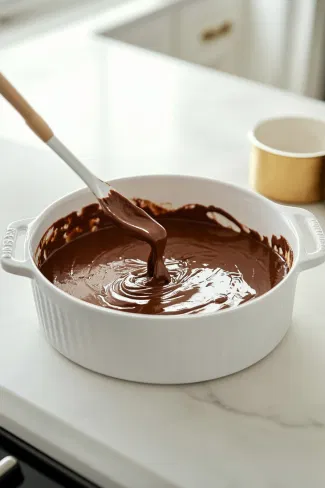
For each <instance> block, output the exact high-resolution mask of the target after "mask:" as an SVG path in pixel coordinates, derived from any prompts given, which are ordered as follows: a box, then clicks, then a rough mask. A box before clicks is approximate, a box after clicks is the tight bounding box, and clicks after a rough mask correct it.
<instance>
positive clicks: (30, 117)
mask: <svg viewBox="0 0 325 488" xmlns="http://www.w3.org/2000/svg"><path fill="white" fill-rule="evenodd" d="M0 94H1V95H2V96H3V97H4V98H5V99H6V100H7V101H8V102H9V103H10V104H11V105H12V106H13V107H14V108H15V109H16V110H17V112H19V113H20V115H21V116H22V117H23V118H24V119H25V122H26V124H27V125H28V126H29V127H30V128H31V129H32V131H33V132H35V134H36V135H37V136H38V137H39V138H40V139H42V141H44V142H48V141H49V140H50V139H51V137H53V135H54V134H53V132H52V130H51V129H50V127H49V126H48V125H47V123H46V122H45V121H44V120H43V119H42V117H40V115H38V113H37V112H35V110H34V109H33V108H32V107H31V106H30V105H29V103H28V102H26V100H25V99H24V98H23V97H22V96H21V94H20V93H18V91H17V90H16V88H15V87H13V86H12V84H11V83H10V82H9V81H8V80H7V79H6V78H5V77H4V76H3V74H2V73H0Z"/></svg>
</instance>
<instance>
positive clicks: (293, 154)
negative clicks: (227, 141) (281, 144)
mask: <svg viewBox="0 0 325 488" xmlns="http://www.w3.org/2000/svg"><path fill="white" fill-rule="evenodd" d="M285 119H286V120H308V121H311V122H320V123H322V124H324V129H325V119H321V118H317V117H305V116H304V115H279V116H274V117H266V118H263V119H260V120H259V121H258V122H257V123H256V124H255V126H254V127H253V129H252V130H250V131H249V133H248V138H249V140H250V142H251V143H252V144H253V145H254V146H255V147H257V148H259V149H262V150H263V151H265V152H267V153H270V154H274V155H276V156H283V157H287V158H296V159H308V158H318V157H323V156H325V148H324V150H323V151H315V152H309V153H300V152H292V151H281V150H280V149H276V148H274V147H271V146H268V145H267V144H263V143H262V142H260V141H259V140H258V139H257V137H256V135H255V134H256V131H257V129H258V128H260V127H261V125H262V124H265V123H267V122H274V121H280V120H285Z"/></svg>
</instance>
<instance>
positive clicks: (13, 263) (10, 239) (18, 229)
mask: <svg viewBox="0 0 325 488" xmlns="http://www.w3.org/2000/svg"><path fill="white" fill-rule="evenodd" d="M33 220H34V219H25V220H18V221H16V222H12V223H11V224H9V225H8V227H7V230H6V233H5V236H4V238H3V243H2V253H1V265H2V267H3V269H4V270H5V271H7V272H8V273H12V274H17V275H21V276H27V277H28V278H33V276H34V272H33V269H32V266H31V262H30V259H29V258H27V259H24V260H22V261H20V260H18V259H16V258H15V257H14V253H15V248H16V242H17V237H18V236H19V235H20V234H22V233H24V234H25V243H24V247H25V245H26V237H27V234H28V228H29V225H30V224H31V223H32V222H33Z"/></svg>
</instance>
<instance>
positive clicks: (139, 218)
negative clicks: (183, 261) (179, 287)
mask: <svg viewBox="0 0 325 488" xmlns="http://www.w3.org/2000/svg"><path fill="white" fill-rule="evenodd" d="M100 204H101V206H102V208H103V210H104V212H105V213H106V214H107V215H108V216H109V217H110V218H111V220H112V222H113V223H114V224H115V225H117V226H118V227H120V228H121V229H122V231H124V232H127V233H128V234H130V235H133V236H134V237H135V238H137V239H140V240H142V241H145V242H147V243H148V244H149V245H150V247H151V251H150V254H149V257H148V263H147V274H148V276H149V277H150V278H151V281H152V283H153V284H154V283H156V284H163V283H168V282H169V281H170V276H169V273H168V271H167V268H166V266H165V263H164V252H165V247H166V243H167V232H166V230H165V229H164V228H163V226H162V225H160V224H159V223H158V222H157V221H156V220H155V219H153V218H152V217H151V216H150V214H148V213H147V212H145V211H144V210H143V209H142V208H141V207H140V206H137V205H135V204H134V203H133V202H131V201H130V200H128V199H127V198H125V197H124V196H123V195H121V194H120V193H118V192H117V191H115V190H113V189H111V190H110V192H109V194H108V195H107V197H106V198H103V199H102V200H100Z"/></svg>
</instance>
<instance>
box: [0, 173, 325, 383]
mask: <svg viewBox="0 0 325 488" xmlns="http://www.w3.org/2000/svg"><path fill="white" fill-rule="evenodd" d="M112 184H113V186H114V187H115V188H117V189H118V190H119V191H121V192H122V193H124V194H125V195H126V196H128V197H129V198H133V197H140V198H145V199H149V200H152V201H154V202H156V203H161V202H171V204H172V206H173V207H178V206H180V205H184V204H188V203H200V204H203V205H215V206H216V207H221V208H223V209H225V210H227V211H228V212H229V213H230V214H232V215H233V216H234V217H235V218H237V219H238V220H239V221H240V222H242V223H243V224H245V225H247V226H248V227H250V228H252V229H254V230H257V231H258V232H259V233H260V234H261V235H266V236H269V237H271V236H272V235H273V234H274V235H276V236H279V235H283V236H284V237H285V238H286V239H287V241H288V242H289V244H290V246H291V247H292V250H293V255H294V261H293V265H292V268H291V270H290V272H289V273H288V275H287V276H286V277H285V278H284V279H283V281H281V282H280V283H279V284H278V285H277V286H276V287H275V288H273V289H272V290H271V291H269V292H268V293H266V294H265V295H263V296H261V297H259V298H256V299H254V300H252V301H249V302H247V303H245V304H243V305H241V306H239V307H238V308H233V309H226V310H223V311H220V312H217V313H214V314H210V315H180V316H152V315H137V314H130V313H125V312H116V311H113V310H110V309H105V308H101V307H98V306H95V305H91V304H89V303H86V302H83V301H81V300H78V299H76V298H73V297H71V296H70V295H68V294H66V293H64V292H63V291H61V290H59V289H58V288H56V287H55V286H54V285H53V284H52V283H50V282H49V281H48V280H47V279H46V278H45V277H44V276H43V275H42V274H41V272H40V271H39V270H38V268H37V266H36V264H35V262H34V257H35V251H36V249H37V246H38V244H39V241H40V239H41V237H42V236H43V234H44V233H45V232H46V230H47V229H48V228H49V227H50V226H51V225H52V224H53V223H54V222H55V221H56V220H58V219H59V218H61V217H64V216H66V215H67V214H69V213H70V212H71V211H74V210H79V209H81V208H82V207H84V206H85V205H88V204H90V203H92V202H94V197H93V195H92V194H91V193H90V192H89V191H88V190H86V189H84V190H79V191H76V192H74V193H72V194H70V195H67V196H65V197H64V198H62V199H60V200H58V201H57V202H55V203H53V204H52V205H50V206H49V207H48V208H47V209H45V210H44V211H43V212H42V213H41V214H40V215H39V216H38V217H37V218H36V219H31V220H24V221H18V222H13V223H12V224H10V225H9V227H8V229H7V232H6V235H5V238H4V245H3V250H2V266H3V268H4V269H5V270H6V271H8V272H10V273H14V274H19V275H22V276H27V277H29V278H31V279H32V285H33V292H34V298H35V303H36V307H37V313H38V316H39V320H40V324H41V326H42V327H43V329H44V332H45V336H46V338H47V340H48V342H49V343H50V344H52V346H53V347H55V349H57V350H58V351H59V352H60V353H61V354H63V355H64V356H66V357H67V358H69V359H71V360H72V361H75V362H76V363H78V364H80V365H82V366H84V367H86V368H89V369H91V370H94V371H97V372H99V373H103V374H106V375H109V376H113V377H116V378H123V379H127V380H133V381H139V382H147V383H189V382H197V381H202V380H209V379H212V378H218V377H221V376H225V375H228V374H230V373H234V372H236V371H239V370H241V369H243V368H246V367H247V366H250V365H251V364H253V363H255V362H256V361H258V360H260V359H261V358H263V357H264V356H266V355H267V354H268V353H269V352H270V351H272V349H273V348H274V347H275V346H276V345H277V344H278V343H279V342H280V341H281V339H282V338H283V336H284V335H285V333H286V332H287V330H288V327H289V326H290V324H291V317H292V310H293V304H294V295H295V288H296V281H297V277H298V274H299V272H300V271H302V270H305V269H308V268H312V267H314V266H317V265H319V264H320V263H322V262H323V261H324V260H325V237H324V234H323V231H322V229H321V227H320V225H319V223H318V222H317V220H316V219H315V217H314V216H313V215H312V214H311V213H310V212H308V211H306V210H303V209H299V208H294V207H284V206H280V205H277V204H275V203H273V202H271V201H269V200H267V199H265V198H264V197H262V196H260V195H258V194H255V193H253V192H251V191H248V190H245V189H242V188H239V187H236V186H234V185H229V184H225V183H221V182H220V181H216V180H212V179H205V178H196V177H188V176H171V175H170V176H143V177H133V178H124V179H119V180H115V181H113V182H112ZM298 221H299V223H298ZM21 232H24V233H25V258H24V260H23V261H18V260H17V259H15V257H14V251H15V242H16V237H17V235H18V233H21ZM308 234H309V235H308ZM310 236H312V238H313V242H314V249H313V251H312V252H307V251H306V250H305V244H306V242H307V238H310Z"/></svg>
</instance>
